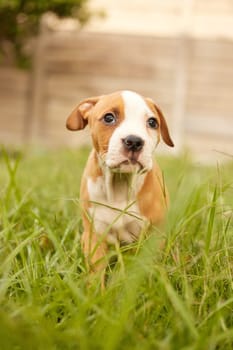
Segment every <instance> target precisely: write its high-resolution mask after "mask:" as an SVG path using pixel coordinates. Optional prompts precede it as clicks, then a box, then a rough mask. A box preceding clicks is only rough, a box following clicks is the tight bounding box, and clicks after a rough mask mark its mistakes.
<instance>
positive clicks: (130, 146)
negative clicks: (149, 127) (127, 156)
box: [122, 135, 144, 152]
mask: <svg viewBox="0 0 233 350" xmlns="http://www.w3.org/2000/svg"><path fill="white" fill-rule="evenodd" d="M122 142H123V145H124V147H125V148H126V150H128V151H133V152H139V151H140V150H141V149H142V147H143V145H144V141H143V139H141V137H138V136H136V135H129V136H127V137H125V138H124V139H122Z"/></svg>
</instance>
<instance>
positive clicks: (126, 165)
mask: <svg viewBox="0 0 233 350" xmlns="http://www.w3.org/2000/svg"><path fill="white" fill-rule="evenodd" d="M109 169H110V170H111V171H112V172H115V173H138V172H141V171H142V172H143V166H142V164H141V163H139V162H137V161H130V160H127V159H126V160H124V161H123V162H121V163H119V164H116V165H112V166H109Z"/></svg>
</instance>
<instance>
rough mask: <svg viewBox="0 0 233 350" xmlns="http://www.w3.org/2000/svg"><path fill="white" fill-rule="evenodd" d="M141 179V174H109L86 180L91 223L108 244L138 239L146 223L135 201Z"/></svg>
mask: <svg viewBox="0 0 233 350" xmlns="http://www.w3.org/2000/svg"><path fill="white" fill-rule="evenodd" d="M144 179H145V175H143V174H138V173H134V174H120V173H113V172H110V171H107V172H106V173H105V174H104V176H99V177H98V178H97V179H95V180H93V179H91V178H88V179H87V188H88V193H89V198H90V201H91V207H90V209H89V214H90V216H91V219H92V220H93V222H92V224H93V225H94V228H95V231H96V233H98V234H101V235H102V234H103V235H106V239H107V241H108V242H109V243H115V242H116V241H120V242H125V243H130V242H133V241H134V240H136V239H137V238H138V237H139V235H140V233H141V231H142V229H143V227H144V226H145V224H146V220H145V218H143V217H142V216H141V215H140V212H139V208H138V204H137V200H136V198H137V194H138V192H139V191H140V189H141V187H142V185H143V182H144Z"/></svg>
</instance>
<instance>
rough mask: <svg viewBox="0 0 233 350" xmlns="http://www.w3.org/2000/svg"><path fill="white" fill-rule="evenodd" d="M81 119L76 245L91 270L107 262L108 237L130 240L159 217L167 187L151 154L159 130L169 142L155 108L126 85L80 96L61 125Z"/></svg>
mask: <svg viewBox="0 0 233 350" xmlns="http://www.w3.org/2000/svg"><path fill="white" fill-rule="evenodd" d="M87 124H88V125H89V127H90V132H91V136H92V141H93V146H94V147H93V150H92V152H91V153H90V156H89V159H88V161H87V165H86V168H85V170H84V174H83V177H82V182H81V193H80V200H81V205H82V209H83V225H84V232H83V235H82V245H83V249H84V254H85V256H86V257H87V261H88V262H89V264H90V266H91V267H92V269H94V270H96V269H102V268H103V267H104V266H105V265H106V263H107V262H106V261H105V259H106V252H107V248H108V244H109V243H116V242H119V243H131V242H133V241H135V240H137V239H138V238H139V236H140V233H141V232H142V231H143V229H144V228H145V227H146V226H147V225H149V224H159V223H161V221H163V219H164V215H165V212H166V208H167V192H166V189H165V187H164V184H163V179H162V176H161V172H160V169H159V167H158V165H157V164H156V163H155V161H154V160H153V154H154V151H155V148H156V146H157V144H158V143H159V141H160V136H161V137H162V139H163V141H164V142H165V143H166V144H167V145H168V146H171V147H173V146H174V145H173V142H172V140H171V137H170V135H169V131H168V127H167V124H166V121H165V118H164V116H163V114H162V112H161V111H160V109H159V108H158V107H157V106H156V104H155V103H154V102H153V101H152V100H151V99H148V98H144V97H142V96H141V95H139V94H137V93H135V92H132V91H120V92H115V93H112V94H109V95H103V96H98V97H92V98H88V99H85V100H83V101H81V102H80V103H79V104H78V106H77V107H76V108H75V109H74V111H73V112H72V113H71V115H70V116H69V117H68V119H67V124H66V125H67V128H68V129H69V130H81V129H83V128H84V127H85V126H86V125H87Z"/></svg>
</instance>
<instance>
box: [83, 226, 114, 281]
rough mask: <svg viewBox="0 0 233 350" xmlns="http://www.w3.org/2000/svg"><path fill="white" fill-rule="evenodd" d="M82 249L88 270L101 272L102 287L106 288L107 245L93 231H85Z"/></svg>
mask: <svg viewBox="0 0 233 350" xmlns="http://www.w3.org/2000/svg"><path fill="white" fill-rule="evenodd" d="M81 243H82V248H83V252H84V256H85V260H86V263H87V266H88V268H89V269H90V270H91V272H93V273H98V272H100V274H101V287H102V288H104V278H105V269H106V267H107V264H108V261H107V257H106V255H107V243H106V242H105V240H103V239H102V238H101V235H97V234H96V233H95V232H92V231H84V232H83V234H82V239H81Z"/></svg>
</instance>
